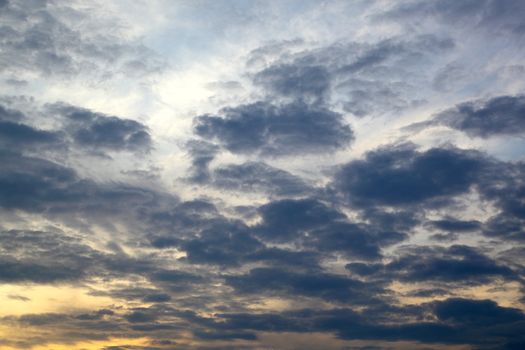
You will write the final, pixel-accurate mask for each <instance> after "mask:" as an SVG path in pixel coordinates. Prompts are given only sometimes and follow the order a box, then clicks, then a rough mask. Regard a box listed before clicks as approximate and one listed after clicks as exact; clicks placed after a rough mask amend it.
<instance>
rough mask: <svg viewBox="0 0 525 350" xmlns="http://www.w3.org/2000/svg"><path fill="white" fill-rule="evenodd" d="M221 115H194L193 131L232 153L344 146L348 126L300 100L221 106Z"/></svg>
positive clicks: (281, 153)
mask: <svg viewBox="0 0 525 350" xmlns="http://www.w3.org/2000/svg"><path fill="white" fill-rule="evenodd" d="M221 114H222V115H221V116H215V115H201V116H198V117H196V118H195V125H194V130H195V133H196V134H197V135H199V136H201V137H203V138H207V139H212V140H217V141H218V142H219V144H220V145H221V146H223V147H224V148H225V149H227V150H228V151H230V152H232V153H239V154H261V155H263V156H284V155H294V154H298V153H321V152H326V151H334V150H337V149H339V148H345V147H347V146H349V145H350V143H351V142H352V140H353V139H354V135H353V132H352V129H351V128H350V126H349V125H347V124H346V123H345V122H344V120H343V118H342V116H341V115H340V114H338V113H335V112H332V111H329V110H327V109H324V108H319V107H314V106H310V105H307V104H305V103H302V102H293V103H290V104H285V105H282V106H275V105H272V104H270V103H268V102H256V103H253V104H247V105H240V106H237V107H230V108H225V109H223V110H222V113H221Z"/></svg>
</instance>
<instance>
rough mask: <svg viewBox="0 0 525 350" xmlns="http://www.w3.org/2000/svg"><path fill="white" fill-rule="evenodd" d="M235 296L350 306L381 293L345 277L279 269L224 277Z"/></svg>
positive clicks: (254, 270) (256, 270) (264, 269)
mask: <svg viewBox="0 0 525 350" xmlns="http://www.w3.org/2000/svg"><path fill="white" fill-rule="evenodd" d="M226 283H227V284H228V285H230V286H232V287H233V288H235V290H236V291H237V292H240V293H251V294H256V295H259V296H261V295H274V296H286V295H301V296H309V297H316V298H321V299H325V300H328V301H340V302H347V303H352V304H363V303H365V304H367V303H370V302H371V301H372V299H373V298H374V297H373V296H374V295H377V294H378V293H380V292H381V289H380V288H378V287H377V286H374V285H367V284H365V283H363V282H360V281H358V280H354V279H351V278H348V277H346V276H344V275H335V274H329V273H323V272H321V271H312V272H310V273H308V272H307V273H297V272H292V271H287V270H286V269H280V268H255V269H252V270H250V272H249V273H248V274H245V275H240V276H226Z"/></svg>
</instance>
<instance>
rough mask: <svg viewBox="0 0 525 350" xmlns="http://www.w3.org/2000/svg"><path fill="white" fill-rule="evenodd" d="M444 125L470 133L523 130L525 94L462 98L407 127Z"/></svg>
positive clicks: (517, 132) (485, 135)
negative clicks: (430, 118) (482, 98)
mask: <svg viewBox="0 0 525 350" xmlns="http://www.w3.org/2000/svg"><path fill="white" fill-rule="evenodd" d="M432 125H446V126H448V127H451V128H453V129H456V130H460V131H463V132H465V133H466V134H467V135H469V136H471V137H482V138H489V137H493V136H503V135H520V134H523V133H524V132H525V96H522V95H518V96H498V97H493V98H490V99H484V100H476V101H469V102H464V103H460V104H458V105H456V106H455V107H453V108H450V109H447V110H445V111H443V112H440V113H438V114H437V115H436V116H435V117H434V119H433V120H431V121H428V122H422V123H417V124H413V125H412V126H410V127H409V129H410V128H422V127H427V126H432Z"/></svg>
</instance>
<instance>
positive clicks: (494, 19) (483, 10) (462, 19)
mask: <svg viewBox="0 0 525 350" xmlns="http://www.w3.org/2000/svg"><path fill="white" fill-rule="evenodd" d="M524 14H525V6H524V5H523V3H522V2H521V1H519V0H501V1H500V0H481V1H475V0H474V1H472V0H469V1H462V2H456V1H453V0H446V1H434V0H433V1H413V2H408V3H403V4H396V5H395V6H394V7H393V9H390V10H388V11H386V13H385V14H382V15H380V16H379V18H382V19H384V18H391V19H402V20H403V21H405V23H406V22H408V23H410V22H411V20H413V19H415V18H417V19H419V20H421V18H425V19H429V20H438V21H441V22H443V23H444V24H448V25H455V26H458V27H460V28H461V27H464V26H469V27H471V28H472V29H483V30H486V31H488V32H489V33H495V34H515V35H520V34H521V33H523V31H524V29H525V27H524V25H523V15H524Z"/></svg>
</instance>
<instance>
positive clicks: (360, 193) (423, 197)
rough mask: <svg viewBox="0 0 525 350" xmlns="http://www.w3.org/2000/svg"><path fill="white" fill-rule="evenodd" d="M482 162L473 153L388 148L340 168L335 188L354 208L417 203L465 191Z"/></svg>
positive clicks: (451, 149)
mask: <svg viewBox="0 0 525 350" xmlns="http://www.w3.org/2000/svg"><path fill="white" fill-rule="evenodd" d="M485 164H486V160H485V158H484V156H483V155H482V154H481V153H479V152H476V151H472V150H460V149H456V148H448V149H447V148H433V149H429V150H428V151H425V152H419V151H416V150H415V149H414V148H413V147H411V146H409V145H401V146H393V147H392V146H391V147H389V148H382V149H378V150H375V151H372V152H368V153H367V154H366V155H365V158H364V159H363V160H356V161H352V162H350V163H348V164H346V165H344V166H343V167H342V168H341V170H340V171H339V172H338V174H337V175H336V178H335V184H334V185H335V187H336V188H337V190H338V191H341V193H342V194H344V195H345V196H346V197H347V199H348V200H349V201H350V202H351V203H352V204H354V205H356V206H358V207H363V206H364V207H367V206H375V205H387V206H404V205H421V204H424V203H426V202H429V201H433V200H435V201H440V200H445V201H447V200H449V199H450V198H452V197H454V196H455V195H459V194H462V193H466V192H467V191H469V189H470V188H471V186H472V185H474V184H475V183H476V182H477V179H478V178H479V175H480V172H481V171H482V169H483V167H484V166H485Z"/></svg>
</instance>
